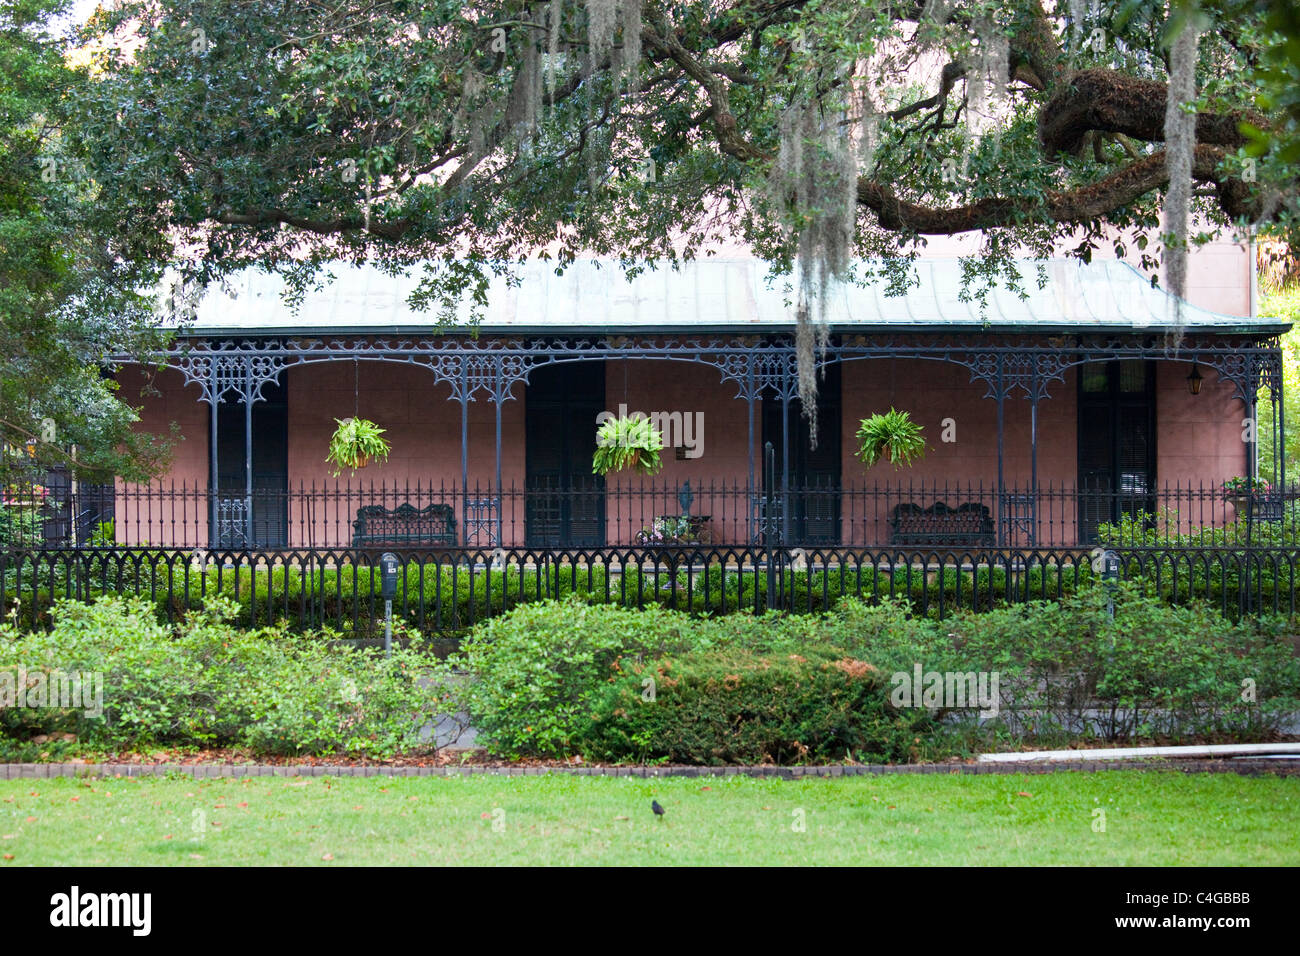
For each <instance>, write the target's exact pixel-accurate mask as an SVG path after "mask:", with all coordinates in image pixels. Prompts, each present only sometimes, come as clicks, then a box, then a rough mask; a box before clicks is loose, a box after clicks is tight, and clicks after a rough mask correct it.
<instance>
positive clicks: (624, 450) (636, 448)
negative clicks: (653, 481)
mask: <svg viewBox="0 0 1300 956" xmlns="http://www.w3.org/2000/svg"><path fill="white" fill-rule="evenodd" d="M663 447H664V439H663V435H661V434H660V433H659V429H658V428H656V427H655V425H654V423H653V422H651V421H650V419H648V418H644V417H641V416H628V417H625V418H610V419H607V420H606V421H605V423H604V424H603V425H601V426H600V428H599V429H597V431H596V454H595V455H593V456H592V459H591V473H592V474H594V475H605V474H608V473H609V472H611V471H622V470H624V469H626V468H634V469H636V470H637V471H639V472H641V473H642V474H645V475H653V474H655V473H656V472H657V471H659V469H661V468H662V467H663V461H662V460H660V457H659V452H660V450H661V449H662V448H663Z"/></svg>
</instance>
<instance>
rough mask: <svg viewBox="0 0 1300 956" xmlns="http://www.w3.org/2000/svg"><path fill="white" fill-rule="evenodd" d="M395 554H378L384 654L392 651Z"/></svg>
mask: <svg viewBox="0 0 1300 956" xmlns="http://www.w3.org/2000/svg"><path fill="white" fill-rule="evenodd" d="M398 563H399V562H398V560H397V555H395V554H393V552H391V551H385V552H384V553H383V554H381V555H380V556H379V595H380V597H382V598H383V599H384V656H385V657H387V656H389V655H390V654H392V653H393V598H395V597H397V568H398Z"/></svg>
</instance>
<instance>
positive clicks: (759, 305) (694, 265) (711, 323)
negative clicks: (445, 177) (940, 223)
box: [185, 258, 1290, 336]
mask: <svg viewBox="0 0 1300 956" xmlns="http://www.w3.org/2000/svg"><path fill="white" fill-rule="evenodd" d="M1039 265H1042V266H1043V267H1044V269H1045V271H1046V274H1047V278H1048V282H1047V285H1046V286H1045V287H1043V288H1041V289H1040V288H1039V287H1038V270H1037V267H1038V266H1039ZM914 268H915V273H916V277H917V278H918V279H919V285H917V286H915V287H912V288H910V289H909V290H908V291H907V293H906V294H905V295H901V296H887V295H886V294H885V287H884V284H883V283H878V284H875V285H872V286H867V287H861V286H857V285H843V286H840V287H838V288H836V289H834V290H833V291H832V293H831V295H830V298H829V301H828V302H827V304H826V318H827V321H828V322H829V324H830V325H831V327H832V328H834V329H838V330H843V331H866V330H882V329H884V330H892V329H898V330H913V331H916V330H938V329H941V328H942V329H944V330H948V331H953V330H960V329H971V330H978V329H992V330H998V329H1001V330H1008V331H1009V330H1024V329H1033V330H1041V331H1062V330H1079V329H1085V330H1086V329H1092V330H1096V331H1102V330H1106V329H1114V330H1117V331H1134V330H1144V329H1152V330H1160V329H1167V328H1170V327H1172V326H1174V325H1175V324H1178V325H1181V327H1182V328H1184V329H1189V330H1201V331H1217V332H1254V333H1258V332H1269V333H1276V332H1280V331H1284V330H1285V329H1287V328H1289V327H1290V324H1289V323H1286V322H1282V321H1279V320H1276V319H1266V318H1255V319H1251V318H1242V317H1240V316H1231V315H1223V314H1220V313H1217V312H1211V311H1209V310H1207V309H1202V308H1199V307H1197V306H1194V305H1191V304H1189V303H1183V308H1182V314H1181V316H1176V314H1175V305H1176V303H1177V300H1176V298H1175V297H1174V296H1172V295H1170V294H1169V293H1168V292H1165V291H1164V290H1162V289H1158V288H1154V287H1153V286H1152V285H1151V283H1150V282H1149V281H1148V280H1147V278H1146V277H1144V276H1143V275H1142V274H1141V273H1139V272H1138V271H1137V270H1136V269H1134V268H1133V267H1132V266H1131V265H1129V264H1128V263H1125V262H1122V261H1116V260H1099V261H1095V262H1092V263H1088V264H1085V263H1081V262H1079V261H1078V260H1076V259H1048V260H1022V261H1020V262H1019V263H1018V268H1019V271H1020V273H1021V275H1022V276H1023V279H1024V281H1023V288H1024V291H1025V293H1026V296H1025V297H1024V298H1021V296H1020V295H1019V294H1017V293H1015V292H1012V291H1010V290H1008V289H1006V288H998V289H994V290H991V291H990V292H989V294H988V300H987V311H986V313H985V314H984V315H982V314H981V311H980V306H979V304H978V303H977V302H975V301H962V297H961V262H960V260H958V259H953V258H945V259H938V258H935V259H921V260H918V261H917V262H916V263H915V267H914ZM331 271H332V272H333V273H334V275H335V276H336V278H335V279H334V280H333V281H331V282H328V284H326V285H324V287H323V288H321V289H320V290H317V291H311V292H308V293H307V295H306V297H305V298H304V300H303V302H302V305H301V306H300V307H299V308H298V309H297V310H296V311H295V310H292V309H291V308H290V307H289V306H288V305H287V304H286V303H285V301H284V300H283V298H282V295H281V294H282V292H283V290H284V283H283V281H282V280H281V279H280V278H279V277H278V276H276V275H273V274H268V273H265V272H260V271H254V270H249V271H245V272H242V273H239V274H237V275H236V276H233V277H232V278H230V279H228V280H227V281H226V283H225V288H221V287H219V286H213V287H210V288H209V289H208V290H207V291H206V293H205V294H204V296H203V298H202V300H201V302H200V304H199V306H198V309H197V318H196V321H195V322H194V324H193V325H191V326H189V327H188V328H187V329H186V330H185V332H186V334H187V335H199V336H228V335H250V334H257V335H265V334H267V333H286V334H287V333H292V334H312V333H320V332H328V333H351V332H358V333H389V332H417V331H429V330H431V329H432V328H433V321H434V320H433V315H432V313H430V312H421V311H417V310H415V309H413V308H411V306H410V305H409V304H408V303H407V301H406V299H407V296H408V295H409V293H410V292H411V291H412V290H413V289H414V288H415V286H416V284H417V277H401V278H393V277H391V276H388V275H385V274H383V273H382V272H380V271H379V270H378V269H375V268H372V267H355V266H342V265H341V266H336V267H334V268H333V269H332V270H331ZM516 275H517V276H518V277H519V278H520V280H521V281H520V283H519V285H518V286H513V287H512V286H511V285H509V284H508V283H507V282H506V280H504V279H498V280H494V281H493V283H492V286H491V288H490V291H489V293H488V305H487V308H486V310H485V312H484V314H483V317H482V322H481V324H480V329H482V330H484V331H515V332H582V331H585V330H591V329H600V330H601V331H611V332H612V331H654V330H664V331H678V330H685V329H690V330H692V331H695V332H705V331H718V332H735V333H752V332H756V331H762V330H768V329H770V330H774V331H775V330H785V329H789V328H791V327H793V325H794V313H793V310H792V309H791V308H790V307H789V306H788V305H787V293H786V292H785V289H784V288H783V286H784V283H783V282H782V281H780V280H779V279H778V280H776V281H772V280H770V278H769V271H768V265H767V263H765V262H762V261H761V260H757V259H703V260H698V261H694V262H687V263H683V264H682V265H681V267H680V268H679V269H677V270H674V269H672V268H671V267H665V268H661V269H657V270H654V271H650V270H647V271H646V272H643V273H642V274H640V275H639V276H637V277H636V278H635V279H633V280H632V281H630V282H629V281H628V280H627V278H626V276H625V274H624V272H623V270H622V269H621V268H620V267H619V265H618V263H617V262H613V261H609V260H605V261H599V260H579V261H577V262H575V263H573V264H572V265H570V266H569V267H568V268H567V269H566V270H565V272H564V274H563V275H556V274H555V266H554V263H549V262H543V261H532V262H529V263H527V264H526V265H524V266H522V267H519V268H518V269H517V271H516ZM469 317H470V309H469V307H468V305H467V304H466V305H464V306H462V309H461V314H460V318H461V319H462V320H463V321H464V322H466V323H467V322H468V320H469Z"/></svg>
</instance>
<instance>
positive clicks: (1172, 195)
mask: <svg viewBox="0 0 1300 956" xmlns="http://www.w3.org/2000/svg"><path fill="white" fill-rule="evenodd" d="M1199 40H1200V30H1199V27H1198V25H1197V24H1196V23H1195V22H1194V18H1193V17H1191V16H1185V17H1183V21H1182V25H1181V26H1180V28H1179V31H1178V35H1177V36H1176V37H1174V39H1173V44H1172V46H1171V48H1170V55H1169V73H1170V75H1169V92H1168V95H1167V97H1166V102H1165V166H1166V169H1167V170H1168V173H1169V190H1168V192H1166V194H1165V208H1164V212H1165V229H1166V231H1167V232H1168V234H1169V235H1168V238H1167V240H1166V242H1165V247H1164V265H1165V281H1166V283H1167V284H1168V287H1169V291H1170V292H1172V293H1173V294H1174V296H1175V297H1176V298H1175V300H1174V309H1175V311H1176V313H1177V315H1176V318H1175V321H1174V325H1175V327H1181V325H1182V311H1183V303H1182V300H1183V297H1184V296H1185V294H1186V292H1187V219H1188V215H1189V214H1190V212H1191V199H1192V153H1193V151H1194V149H1195V147H1196V114H1195V113H1194V112H1191V111H1189V110H1188V109H1187V108H1185V107H1186V105H1187V104H1189V103H1192V102H1194V101H1195V99H1196V50H1197V44H1198V42H1199Z"/></svg>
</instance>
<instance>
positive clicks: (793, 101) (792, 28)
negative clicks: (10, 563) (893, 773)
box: [76, 0, 1300, 409]
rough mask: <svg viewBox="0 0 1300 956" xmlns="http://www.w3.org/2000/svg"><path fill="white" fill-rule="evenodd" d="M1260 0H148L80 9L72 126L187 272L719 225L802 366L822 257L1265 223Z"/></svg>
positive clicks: (1000, 255)
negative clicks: (786, 289) (786, 301)
mask: <svg viewBox="0 0 1300 956" xmlns="http://www.w3.org/2000/svg"><path fill="white" fill-rule="evenodd" d="M1279 6H1280V7H1285V5H1284V4H1282V5H1274V4H1270V3H1265V2H1258V0H1197V2H1191V0H1187V2H1177V0H1176V2H1174V3H1173V4H1172V5H1166V4H1161V3H1153V2H1139V0H1110V2H1087V0H1069V2H1058V3H1055V4H1049V3H1043V2H1040V0H1006V2H991V0H987V2H969V3H953V2H945V0H914V2H906V0H731V2H723V0H713V2H679V3H664V2H658V0H585V2H584V0H545V2H524V0H481V2H478V3H474V4H468V5H467V4H463V3H461V2H459V0H456V2H443V0H418V2H411V0H319V2H316V0H248V2H241V0H149V2H145V3H125V4H121V5H120V6H119V7H118V8H117V9H115V10H112V11H105V12H101V13H100V14H99V15H97V16H96V17H95V18H93V19H92V21H91V23H90V33H91V34H92V35H93V37H94V38H95V39H96V41H97V42H98V43H100V44H101V45H102V47H101V49H102V52H101V54H100V55H99V57H98V59H97V69H98V71H99V72H98V73H97V79H96V81H95V82H94V83H92V84H90V85H89V86H88V87H87V88H86V89H85V91H84V93H85V95H84V96H83V98H82V99H81V101H80V104H79V110H80V112H79V116H78V123H77V126H76V133H77V136H78V147H79V148H82V149H84V150H85V151H86V154H87V156H88V161H89V169H90V174H91V175H92V176H93V178H94V179H95V180H96V181H97V182H98V183H100V184H101V187H102V189H103V193H102V196H103V201H104V202H105V203H106V204H107V205H108V207H110V208H111V209H113V210H114V211H115V215H116V217H117V219H118V220H119V221H120V224H121V227H120V232H119V234H118V235H117V237H116V245H115V249H116V251H117V253H118V254H119V255H120V256H121V257H122V258H123V260H124V261H143V260H145V259H149V258H152V259H153V260H154V261H162V258H167V259H169V260H170V261H171V264H172V265H173V266H174V267H175V268H176V269H177V274H178V275H180V276H182V277H183V278H184V279H185V280H187V281H193V282H199V283H202V282H208V281H212V280H214V279H218V278H220V277H221V276H223V275H225V274H228V273H230V272H231V271H233V270H237V269H241V268H244V267H248V266H261V267H265V268H269V269H273V270H276V271H278V272H280V273H281V274H283V275H284V276H285V277H286V279H287V280H288V284H289V288H290V290H291V294H299V293H301V292H302V291H304V290H305V289H306V288H308V287H309V286H310V285H311V284H312V283H313V282H314V281H316V280H317V279H318V278H319V277H320V273H321V270H322V268H323V267H325V265H326V264H327V263H330V262H336V261H350V262H362V261H366V262H371V263H374V264H376V265H378V266H380V267H381V268H384V269H388V270H392V271H394V272H395V271H398V270H402V269H406V268H409V267H416V268H418V269H420V270H422V273H421V274H422V276H423V280H424V281H423V282H422V284H421V286H420V289H419V291H418V292H417V293H416V301H417V302H418V303H420V304H423V305H428V306H431V307H434V309H435V311H436V312H437V314H438V315H439V316H440V317H441V318H446V317H447V316H448V315H450V314H451V309H452V306H453V304H454V302H455V301H456V300H457V299H458V298H459V297H461V296H462V295H467V296H469V297H471V299H473V300H476V301H477V302H479V303H480V304H481V303H482V301H483V297H484V295H485V290H486V288H487V282H488V281H489V279H490V278H491V276H492V275H493V274H494V273H498V272H501V271H508V270H509V268H510V267H511V265H512V264H515V263H518V262H519V261H520V260H521V259H523V258H525V257H527V256H530V255H535V254H538V252H539V250H540V251H541V254H542V255H545V256H550V257H553V258H554V260H555V261H556V264H557V266H559V267H563V266H564V265H565V264H566V263H567V262H569V261H571V260H572V259H574V258H575V257H576V256H579V255H597V256H608V257H614V258H617V259H618V260H620V261H621V262H622V263H623V265H624V266H625V267H626V268H628V269H629V270H630V271H633V272H634V271H636V270H637V269H639V268H642V267H643V266H644V264H645V263H647V262H655V263H676V262H678V261H680V260H681V259H682V258H689V257H693V256H698V255H702V254H705V253H706V252H707V251H708V250H709V248H710V245H711V244H712V243H713V242H714V241H715V240H717V239H718V238H720V237H724V236H726V237H739V238H741V239H743V240H744V241H746V242H748V243H749V244H750V245H751V246H752V247H753V249H754V250H755V252H756V253H757V254H759V255H761V256H763V257H765V258H767V259H769V260H771V261H772V262H773V263H775V264H776V267H777V269H778V270H780V271H785V272H788V273H789V275H790V277H791V286H790V288H791V309H792V312H795V313H797V315H798V319H799V329H800V333H799V335H798V344H799V352H800V359H801V361H800V387H801V395H802V396H803V397H804V398H805V399H807V398H809V397H811V396H812V394H813V393H814V391H815V388H816V381H815V376H814V374H813V372H812V362H811V361H810V359H811V357H812V354H813V352H814V350H815V349H816V348H817V347H818V345H819V343H820V341H824V340H823V338H822V337H823V335H824V332H822V331H819V330H821V329H822V328H823V325H822V323H821V318H820V309H819V303H820V302H821V301H823V300H824V295H825V292H826V289H827V287H828V284H829V283H832V282H839V281H870V280H875V281H882V282H886V283H888V285H889V288H890V290H891V291H893V292H901V291H902V290H903V289H904V288H905V287H906V285H907V284H908V282H909V281H910V274H911V273H910V269H909V263H910V261H911V260H912V259H913V258H914V257H915V256H916V255H917V254H918V253H919V252H920V251H921V250H922V249H923V248H924V246H925V242H926V238H927V237H929V236H935V235H957V234H961V233H968V232H975V231H978V232H979V233H980V234H981V235H982V237H983V238H982V249H981V251H980V253H979V254H978V255H975V256H971V257H969V258H968V259H966V260H964V261H963V267H964V274H965V278H966V279H967V281H968V290H969V292H970V294H971V295H973V296H975V297H976V298H979V297H980V296H981V295H982V293H983V292H984V290H986V289H987V288H988V287H989V286H990V285H991V284H998V283H1005V284H1010V285H1012V286H1015V287H1018V283H1019V282H1020V281H1021V280H1020V279H1019V278H1018V275H1017V274H1016V273H1015V271H1014V270H1012V269H1011V268H1010V263H1011V261H1012V259H1013V258H1014V257H1016V256H1021V255H1046V254H1049V253H1051V252H1053V251H1054V250H1058V249H1059V248H1060V246H1061V244H1062V243H1065V244H1066V246H1067V249H1068V250H1069V251H1070V252H1072V254H1074V255H1076V256H1078V257H1080V258H1082V259H1087V258H1088V257H1089V255H1090V254H1091V253H1092V251H1093V250H1094V249H1096V248H1097V246H1098V245H1099V244H1101V243H1108V244H1114V246H1115V247H1116V248H1117V250H1118V251H1120V252H1125V251H1128V250H1138V251H1140V253H1141V255H1142V257H1143V263H1144V266H1145V267H1146V268H1148V270H1150V271H1151V272H1152V273H1153V274H1154V273H1155V271H1156V270H1157V268H1158V267H1159V266H1160V265H1161V264H1162V260H1163V265H1164V266H1165V271H1166V275H1167V281H1168V284H1169V285H1170V287H1171V288H1172V289H1173V290H1174V291H1181V288H1182V276H1183V274H1184V267H1183V265H1182V256H1183V254H1184V251H1185V248H1186V246H1187V244H1188V243H1189V242H1195V241H1197V240H1198V239H1199V238H1203V237H1202V236H1199V235H1197V234H1196V233H1192V234H1189V227H1188V223H1189V222H1193V223H1202V222H1203V223H1208V224H1210V225H1213V226H1230V227H1234V228H1237V229H1243V230H1244V229H1257V230H1267V231H1272V232H1274V233H1276V234H1279V235H1282V236H1290V235H1291V234H1292V232H1293V230H1294V225H1295V200H1296V165H1297V162H1300V157H1297V156H1296V155H1295V149H1294V144H1295V139H1296V119H1297V109H1296V102H1297V101H1296V99H1295V95H1296V94H1295V92H1294V90H1291V89H1289V86H1288V84H1289V82H1290V80H1291V79H1294V77H1295V73H1296V68H1295V62H1296V60H1295V57H1294V56H1293V54H1294V50H1293V49H1292V46H1291V45H1294V43H1295V42H1296V41H1295V23H1294V22H1292V19H1293V18H1291V17H1290V15H1289V14H1287V13H1285V11H1284V12H1282V13H1279V12H1278V10H1279ZM1288 30H1290V31H1291V33H1290V34H1288V32H1287V31H1288ZM1288 44H1291V45H1288ZM1162 212H1163V214H1164V217H1165V220H1166V223H1165V224H1164V225H1162ZM1162 230H1164V231H1162ZM160 237H164V238H162V239H160ZM1153 237H1154V238H1153ZM160 242H161V243H164V244H167V245H170V247H171V248H170V249H169V250H167V255H166V256H165V257H162V258H160V256H159V245H160ZM864 263H866V264H865V265H864ZM810 404H811V403H809V402H807V401H805V408H806V409H808V406H809V405H810Z"/></svg>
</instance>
